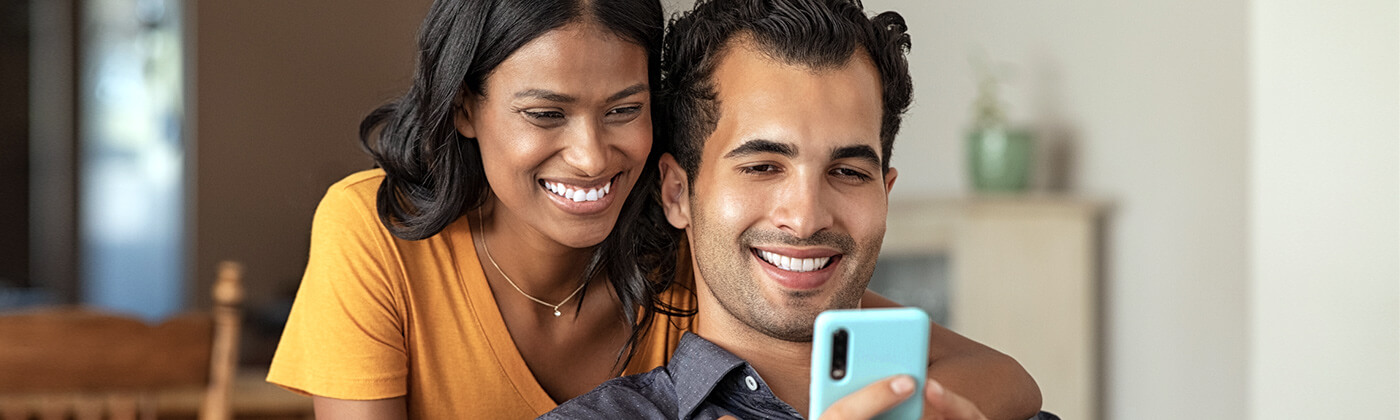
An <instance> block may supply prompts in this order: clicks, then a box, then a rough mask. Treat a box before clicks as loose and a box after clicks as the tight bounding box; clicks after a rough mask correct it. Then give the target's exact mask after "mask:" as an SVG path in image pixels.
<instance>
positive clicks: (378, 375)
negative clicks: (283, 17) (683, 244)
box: [268, 0, 693, 418]
mask: <svg viewBox="0 0 1400 420" xmlns="http://www.w3.org/2000/svg"><path fill="white" fill-rule="evenodd" d="M661 25H662V16H661V6H660V4H659V3H658V2H657V1H656V0H612V1H569V0H556V1H546V2H540V1H498V2H481V1H467V0H440V1H437V2H436V3H435V4H434V5H433V7H432V9H431V10H430V11H429V13H428V16H427V18H426V19H425V22H424V24H423V27H422V33H421V34H420V39H419V51H420V56H419V60H418V63H419V64H418V69H417V73H416V77H415V80H414V84H413V86H411V87H410V89H409V91H408V92H407V93H406V94H405V95H404V96H403V97H402V98H400V99H399V100H397V101H394V102H390V103H389V104H386V105H384V106H382V107H380V108H379V109H377V110H375V111H374V112H373V113H371V114H370V115H369V116H368V117H366V118H365V120H364V121H363V122H362V124H361V130H360V132H361V136H362V141H363V143H364V145H365V147H366V149H368V150H369V152H370V154H371V155H373V157H374V160H375V163H376V164H377V166H378V167H379V169H373V170H368V171H364V172H360V173H356V174H353V175H350V176H349V177H347V178H345V179H344V180H342V181H340V182H339V183H337V184H336V185H334V186H332V187H331V188H330V190H329V191H328V192H327V193H326V196H325V198H324V199H323V200H322V202H321V205H320V207H319V208H318V209H317V212H316V217H315V221H314V224H313V229H312V246H311V257H310V261H309V263H308V266H307V269H306V274H305V276H304V278H303V281H302V284H301V288H300V290H299V291H298V293H297V299H296V302H295V304H294V307H293V309H292V314H291V317H290V319H289V321H288V323H287V327H286V330H285V332H284V334H283V337H282V341H281V344H280V345H279V347H278V350H277V354H276V356H275V357H274V360H273V364H272V367H271V370H270V372H269V375H268V380H269V381H271V382H274V383H277V384H279V385H282V386H284V387H287V388H290V389H292V390H295V391H298V392H301V393H305V394H310V395H312V396H313V397H314V399H315V403H316V414H317V415H318V416H326V417H332V418H531V417H535V416H538V415H540V414H543V413H545V412H547V411H549V410H550V409H552V408H553V407H554V406H555V405H556V403H557V402H560V401H564V400H567V399H569V398H572V397H574V396H576V395H579V394H582V393H584V392H586V391H588V390H590V389H592V388H594V387H595V386H597V385H598V384H600V383H602V382H603V381H605V380H607V379H609V378H613V377H616V376H618V375H619V374H623V373H637V372H643V371H647V370H650V369H652V368H654V367H657V366H660V365H662V364H663V363H664V362H665V358H666V357H667V356H668V355H669V354H670V351H672V350H673V349H674V348H675V345H676V343H677V341H678V340H679V332H678V330H675V329H674V327H673V324H674V323H673V322H660V321H659V320H658V321H656V322H654V321H653V318H656V317H657V316H658V314H659V316H661V317H669V316H671V315H682V314H686V313H688V312H689V309H690V308H691V307H692V306H693V303H691V301H690V297H689V295H688V294H681V293H674V292H672V291H668V286H669V281H670V279H671V278H672V277H673V276H672V275H671V274H670V273H669V272H668V271H666V269H665V268H664V267H657V266H656V265H655V264H651V265H649V264H648V263H647V262H646V261H640V262H639V261H637V259H636V258H634V257H633V256H634V255H637V254H638V252H639V250H645V251H646V252H645V253H643V254H642V255H662V254H674V253H675V249H674V247H675V246H676V244H675V243H674V242H673V241H671V240H670V238H672V237H671V236H668V235H666V234H662V233H656V234H648V233H647V232H646V231H647V230H649V229H651V230H655V229H663V228H665V223H664V219H663V216H661V213H660V209H659V208H657V207H656V206H654V205H648V204H649V203H652V202H653V201H654V200H655V198H654V197H655V189H656V182H655V180H656V179H657V175H656V165H655V159H656V156H657V155H658V154H659V153H657V150H656V146H655V145H654V142H653V141H652V139H653V132H654V126H653V122H652V114H651V107H652V87H653V86H656V85H657V83H658V70H657V65H656V64H657V62H658V60H659V57H660V48H659V44H660V39H661ZM618 238H655V239H653V240H641V241H637V240H629V241H625V242H624V241H621V240H619V239H618ZM479 256H484V258H479ZM643 273H646V274H655V278H656V279H660V280H656V281H653V277H649V276H646V275H643ZM464 373H469V374H464Z"/></svg>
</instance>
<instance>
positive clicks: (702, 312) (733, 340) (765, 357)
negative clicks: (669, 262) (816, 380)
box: [693, 273, 812, 416]
mask: <svg viewBox="0 0 1400 420" xmlns="http://www.w3.org/2000/svg"><path fill="white" fill-rule="evenodd" d="M696 277H697V280H698V281H697V282H696V283H697V284H696V286H697V289H698V290H697V292H698V293H696V295H697V298H698V302H697V306H698V308H697V309H698V311H697V314H696V315H695V317H696V322H695V324H694V325H695V329H694V331H693V332H694V333H695V334H696V335H699V336H701V337H704V338H705V339H706V340H709V341H710V342H712V343H715V344H716V345H718V346H719V347H720V348H723V349H725V350H727V351H729V352H730V353H734V355H735V356H738V357H739V358H740V359H744V360H745V361H747V362H748V363H749V365H750V366H753V368H754V370H756V371H758V373H759V375H762V376H763V381H764V382H766V383H767V384H768V387H769V388H771V389H772V390H773V395H774V396H777V397H778V399H781V400H783V402H786V403H787V404H788V405H790V406H792V408H794V409H796V410H797V412H798V413H800V414H802V415H803V416H806V415H807V400H808V395H809V394H808V384H809V382H810V381H811V359H812V343H811V342H805V343H801V342H792V341H784V340H779V339H776V338H773V337H769V336H768V335H765V334H763V332H761V331H757V330H754V329H753V328H750V327H749V326H748V325H747V324H745V323H744V322H742V321H740V320H738V319H736V318H734V317H733V316H732V315H730V314H729V312H727V311H725V310H724V307H722V306H721V305H720V304H719V302H717V301H715V298H714V295H712V294H710V293H709V290H708V289H707V287H706V285H705V284H704V281H703V280H701V279H699V273H696Z"/></svg>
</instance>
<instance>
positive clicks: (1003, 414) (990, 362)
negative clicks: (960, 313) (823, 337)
mask: <svg viewBox="0 0 1400 420" xmlns="http://www.w3.org/2000/svg"><path fill="white" fill-rule="evenodd" d="M897 306H901V305H900V304H898V303H895V302H894V301H891V300H889V299H887V298H885V297H884V296H880V295H879V294H878V293H875V292H872V291H869V290H866V291H865V296H864V297H862V298H861V307H863V308H888V307H897ZM930 325H931V327H930V331H929V347H928V350H929V355H928V360H929V367H928V376H929V377H930V378H934V379H937V380H938V382H939V383H942V384H943V385H944V386H946V387H947V388H948V389H950V390H954V391H956V392H957V393H958V394H959V395H962V396H963V397H964V398H966V399H967V400H969V401H972V403H973V404H976V405H977V407H978V408H980V409H981V410H982V412H983V413H985V414H986V416H987V417H988V418H991V419H1028V418H1031V417H1033V416H1035V414H1036V412H1038V411H1040V404H1041V400H1040V387H1039V386H1036V384H1035V379H1034V378H1031V375H1030V373H1027V372H1026V369H1025V368H1023V367H1021V364H1020V363H1017V362H1016V359H1013V358H1011V356H1007V355H1005V354H1003V353H1001V352H999V351H996V350H995V349H992V348H991V347H987V346H985V345H982V343H978V342H976V341H972V340H971V339H968V338H967V337H963V336H961V335H959V334H958V333H955V332H953V331H950V330H948V329H947V328H943V326H942V325H938V324H937V323H934V324H930Z"/></svg>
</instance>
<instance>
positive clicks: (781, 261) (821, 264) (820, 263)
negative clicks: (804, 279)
mask: <svg viewBox="0 0 1400 420" xmlns="http://www.w3.org/2000/svg"><path fill="white" fill-rule="evenodd" d="M758 255H759V257H762V258H763V260H764V261H768V263H770V264H773V265H776V266H778V268H781V269H784V270H787V271H796V272H799V273H800V272H807V271H817V270H820V269H823V268H826V263H828V262H831V257H820V258H792V257H787V256H782V255H778V254H775V253H772V252H768V251H764V250H758Z"/></svg>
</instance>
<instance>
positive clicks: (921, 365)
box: [807, 308, 929, 420]
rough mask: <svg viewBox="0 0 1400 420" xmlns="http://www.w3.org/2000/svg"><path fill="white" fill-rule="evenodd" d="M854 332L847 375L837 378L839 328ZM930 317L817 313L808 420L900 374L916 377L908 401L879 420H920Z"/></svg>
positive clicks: (903, 311)
mask: <svg viewBox="0 0 1400 420" xmlns="http://www.w3.org/2000/svg"><path fill="white" fill-rule="evenodd" d="M841 329H844V330H846V333H847V334H848V335H847V337H848V340H847V343H848V345H847V356H848V357H847V363H846V369H845V370H846V375H845V377H844V378H841V379H834V378H833V377H832V375H831V370H832V360H831V359H832V357H833V354H832V341H833V340H834V338H833V336H834V334H836V331H837V330H841ZM928 332H929V317H928V314H927V313H924V311H923V310H920V309H918V308H892V309H852V310H830V311H826V312H822V313H821V315H817V322H816V327H815V329H814V330H813V336H812V385H811V400H810V401H811V405H810V406H809V410H808V411H807V413H808V416H809V417H808V418H812V419H815V418H819V417H821V415H822V411H824V410H825V409H826V408H827V407H828V406H830V405H831V404H832V403H834V402H836V400H839V399H841V397H844V396H846V395H847V394H850V393H852V392H855V391H857V390H859V389H861V388H863V387H865V386H866V385H869V384H871V383H872V382H875V381H878V380H880V379H884V378H887V377H890V376H894V375H898V374H906V375H909V376H913V377H914V383H915V384H916V388H915V392H914V394H913V396H911V397H910V398H909V399H908V400H906V401H904V402H903V403H900V404H899V406H897V407H895V408H894V409H892V410H890V411H887V412H885V413H884V414H882V415H880V416H879V417H876V418H877V419H887V420H894V419H917V418H919V416H920V415H922V413H923V408H924V402H923V398H922V395H923V392H924V379H925V378H926V377H927V376H928V375H927V373H928Z"/></svg>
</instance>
